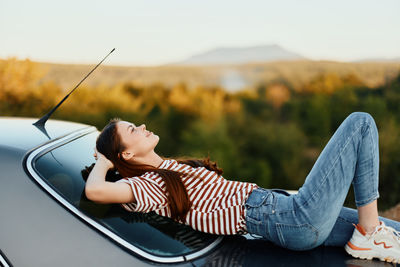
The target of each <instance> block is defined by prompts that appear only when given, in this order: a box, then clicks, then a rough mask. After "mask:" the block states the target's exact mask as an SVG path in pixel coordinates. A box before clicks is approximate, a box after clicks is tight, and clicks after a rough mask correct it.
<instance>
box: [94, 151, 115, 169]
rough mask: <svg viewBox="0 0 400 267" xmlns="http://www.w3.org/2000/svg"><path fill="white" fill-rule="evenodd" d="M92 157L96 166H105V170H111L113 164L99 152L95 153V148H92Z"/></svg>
mask: <svg viewBox="0 0 400 267" xmlns="http://www.w3.org/2000/svg"><path fill="white" fill-rule="evenodd" d="M93 156H94V158H95V159H96V164H97V165H98V164H100V165H103V166H106V167H107V169H113V168H114V164H113V163H112V162H111V161H110V160H109V159H108V158H106V156H104V155H103V154H101V153H100V152H99V151H97V149H96V148H94V153H93Z"/></svg>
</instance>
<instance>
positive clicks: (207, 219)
mask: <svg viewBox="0 0 400 267" xmlns="http://www.w3.org/2000/svg"><path fill="white" fill-rule="evenodd" d="M159 168H162V169H168V170H173V171H178V172H180V173H182V174H183V175H182V182H183V184H184V185H185V187H186V190H187V192H188V195H189V199H190V201H191V202H192V206H191V208H190V210H189V212H188V213H187V216H186V221H185V223H186V224H187V225H190V226H191V227H193V228H194V229H195V230H198V231H202V232H206V233H211V234H222V235H234V234H244V233H246V232H247V231H246V222H245V207H244V204H245V202H246V200H247V198H248V196H249V195H250V193H251V192H252V190H253V189H254V188H257V187H258V186H257V185H256V184H253V183H246V182H237V181H230V180H226V179H224V178H223V177H222V176H221V175H218V174H217V173H216V172H214V171H210V170H208V169H206V168H205V167H197V168H194V167H191V166H189V165H186V164H180V163H178V162H177V161H176V160H173V159H168V160H164V161H163V162H162V163H161V165H160V167H159ZM117 182H125V183H128V184H130V185H131V188H132V192H133V195H134V197H135V200H136V202H134V203H126V204H122V206H123V207H124V208H125V209H126V210H128V211H132V212H145V213H147V212H151V211H154V212H155V213H157V214H159V215H162V216H167V217H171V212H170V209H169V206H168V200H167V196H166V185H165V183H164V181H163V179H162V177H161V176H160V175H159V174H157V173H154V172H147V173H145V174H143V175H142V176H140V177H130V178H124V179H121V180H119V181H117Z"/></svg>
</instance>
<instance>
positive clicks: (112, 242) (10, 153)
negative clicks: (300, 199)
mask: <svg viewBox="0 0 400 267" xmlns="http://www.w3.org/2000/svg"><path fill="white" fill-rule="evenodd" d="M36 120H37V119H35V118H16V117H0V166H1V167H0V170H1V171H0V214H1V219H0V266H170V265H173V266H267V265H268V266H278V265H279V266H292V265H293V266H294V265H296V266H303V265H304V266H346V264H349V263H350V264H353V265H357V264H358V265H360V262H361V263H368V264H370V265H368V266H384V264H385V263H382V262H380V261H363V260H357V259H353V258H352V257H351V256H349V255H347V254H346V253H345V251H344V249H343V248H338V247H318V248H315V249H313V250H310V251H303V252H296V251H290V250H287V249H284V248H280V247H277V246H275V245H273V244H272V243H270V242H268V241H266V240H263V239H262V238H260V237H257V236H251V235H249V234H247V235H238V236H217V235H211V234H206V233H202V232H198V231H195V230H193V229H192V228H190V227H189V226H185V225H182V224H178V223H176V222H174V221H172V220H171V219H169V218H165V217H162V216H158V215H156V214H154V213H146V214H144V213H131V212H128V211H126V210H124V209H123V208H122V207H121V205H119V204H97V203H94V202H92V201H89V200H88V199H87V198H86V196H85V194H84V186H85V181H84V179H83V177H82V174H83V173H84V172H85V169H86V167H87V166H90V165H91V164H93V163H94V158H93V148H94V146H95V140H96V137H97V136H98V134H99V131H98V130H97V129H96V128H95V127H93V126H90V125H86V124H81V123H74V122H67V121H60V120H49V121H47V123H46V126H45V127H44V128H41V127H37V126H35V125H33V123H34V122H35V121H36ZM282 193H286V192H285V191H282ZM371 264H374V265H371ZM361 265H362V264H361Z"/></svg>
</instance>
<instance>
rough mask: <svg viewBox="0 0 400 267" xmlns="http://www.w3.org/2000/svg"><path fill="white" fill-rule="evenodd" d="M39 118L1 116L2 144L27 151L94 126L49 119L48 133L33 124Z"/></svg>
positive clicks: (0, 133) (0, 144)
mask: <svg viewBox="0 0 400 267" xmlns="http://www.w3.org/2000/svg"><path fill="white" fill-rule="evenodd" d="M37 120H38V119H37V118H18V117H0V146H8V147H13V148H17V149H21V150H26V151H27V150H30V149H32V148H34V147H36V146H38V145H41V144H43V143H46V142H48V141H50V140H53V139H57V138H59V137H61V136H64V135H66V134H69V133H71V132H74V131H77V130H80V129H84V128H88V127H93V126H90V125H87V124H82V123H76V122H67V121H59V120H48V121H47V122H46V127H45V129H46V131H47V135H46V134H45V133H44V132H42V131H41V130H39V129H38V128H37V127H36V126H34V125H32V124H33V123H34V122H36V121H37Z"/></svg>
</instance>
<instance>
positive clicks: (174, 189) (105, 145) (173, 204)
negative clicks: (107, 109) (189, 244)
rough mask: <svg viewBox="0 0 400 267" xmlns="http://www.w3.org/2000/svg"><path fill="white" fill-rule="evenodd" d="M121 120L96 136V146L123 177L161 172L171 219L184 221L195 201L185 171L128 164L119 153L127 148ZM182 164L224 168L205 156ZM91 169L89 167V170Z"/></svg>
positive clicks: (212, 168)
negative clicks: (182, 178) (187, 187)
mask: <svg viewBox="0 0 400 267" xmlns="http://www.w3.org/2000/svg"><path fill="white" fill-rule="evenodd" d="M119 121H120V119H112V120H111V121H110V122H109V123H108V124H107V125H106V126H105V127H104V128H103V130H102V131H101V133H100V135H99V136H98V137H97V141H96V149H97V151H99V152H100V153H101V154H103V155H104V156H106V157H107V158H108V159H109V160H110V161H111V162H112V163H113V164H114V167H115V168H116V170H117V171H118V173H119V174H120V175H121V176H122V177H133V176H141V175H143V174H144V173H146V172H154V173H157V174H159V175H160V176H161V177H162V179H163V181H164V183H165V185H166V190H167V192H166V196H167V199H168V205H169V208H170V211H171V218H172V219H174V220H176V221H181V222H184V221H185V217H186V214H187V213H188V211H189V209H190V207H191V205H192V203H191V202H190V200H189V196H188V193H187V191H186V188H185V186H184V184H183V182H182V180H181V176H182V174H181V173H179V172H176V171H172V170H167V169H159V168H155V167H153V166H150V165H136V164H132V163H129V162H127V161H125V160H124V159H123V157H120V156H119V155H120V153H121V152H123V150H124V149H125V148H124V147H123V144H122V143H121V139H120V136H119V135H118V134H117V128H116V125H117V123H118V122H119ZM177 161H178V162H179V163H183V164H187V165H190V166H192V167H205V168H207V169H208V170H211V171H215V172H216V173H217V174H222V169H220V168H218V166H217V164H216V163H215V162H212V161H210V159H209V158H206V159H178V160H177ZM88 171H90V170H88Z"/></svg>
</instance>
